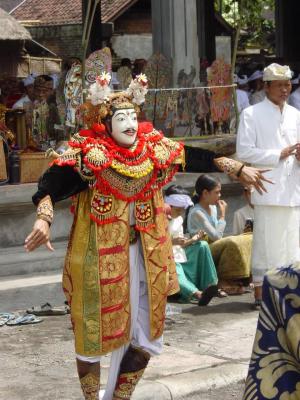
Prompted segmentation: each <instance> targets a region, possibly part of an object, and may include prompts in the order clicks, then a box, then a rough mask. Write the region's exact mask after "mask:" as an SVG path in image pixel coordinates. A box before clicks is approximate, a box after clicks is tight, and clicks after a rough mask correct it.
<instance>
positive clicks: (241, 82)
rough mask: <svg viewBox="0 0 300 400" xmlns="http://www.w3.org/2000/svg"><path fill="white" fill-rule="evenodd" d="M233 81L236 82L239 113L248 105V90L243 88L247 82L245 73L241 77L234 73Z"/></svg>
mask: <svg viewBox="0 0 300 400" xmlns="http://www.w3.org/2000/svg"><path fill="white" fill-rule="evenodd" d="M234 82H235V83H236V84H237V88H236V100H237V106H238V110H239V113H241V112H242V111H243V110H244V109H245V108H247V107H249V106H250V103H249V97H248V92H247V91H246V89H244V88H247V83H248V78H247V75H243V76H242V77H239V76H238V75H235V76H234ZM242 88H243V89H242Z"/></svg>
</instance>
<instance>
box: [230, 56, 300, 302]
mask: <svg viewBox="0 0 300 400" xmlns="http://www.w3.org/2000/svg"><path fill="white" fill-rule="evenodd" d="M291 78H292V74H291V70H290V68H289V67H288V66H287V65H284V66H283V65H279V64H276V63H273V64H271V65H269V66H268V67H266V68H265V70H264V76H263V79H264V82H265V91H266V95H267V96H266V98H265V99H264V100H263V101H262V102H261V103H259V104H256V105H254V106H252V107H249V108H247V109H246V110H244V111H243V112H242V114H241V120H240V125H239V130H238V136H237V156H238V158H239V159H240V160H243V162H247V163H251V164H252V165H253V166H256V167H258V166H260V167H261V166H264V167H266V168H270V170H269V171H268V172H266V177H267V178H268V179H269V180H270V181H271V182H273V184H269V183H267V184H266V190H267V191H266V192H265V193H263V194H262V195H261V196H260V195H259V196H258V195H257V194H256V192H253V193H251V202H252V204H253V205H254V220H255V223H254V230H253V250H252V276H253V284H254V286H255V302H254V305H253V306H254V308H260V305H261V295H262V293H261V287H262V282H263V279H264V275H265V274H266V272H267V271H268V270H271V269H274V268H277V267H281V266H283V265H291V264H293V263H294V262H297V261H299V258H300V254H299V210H300V208H299V207H300V162H299V161H300V154H299V153H300V145H299V142H300V113H299V111H298V110H296V109H295V108H294V107H291V106H290V105H288V104H287V100H288V97H289V94H290V92H291Z"/></svg>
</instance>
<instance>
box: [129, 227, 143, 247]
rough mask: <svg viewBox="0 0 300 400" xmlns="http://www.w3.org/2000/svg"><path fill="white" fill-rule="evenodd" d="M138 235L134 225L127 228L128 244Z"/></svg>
mask: <svg viewBox="0 0 300 400" xmlns="http://www.w3.org/2000/svg"><path fill="white" fill-rule="evenodd" d="M139 236H140V232H139V231H137V230H136V229H135V227H134V225H131V226H130V228H129V244H135V243H136V242H137V240H138V238H139Z"/></svg>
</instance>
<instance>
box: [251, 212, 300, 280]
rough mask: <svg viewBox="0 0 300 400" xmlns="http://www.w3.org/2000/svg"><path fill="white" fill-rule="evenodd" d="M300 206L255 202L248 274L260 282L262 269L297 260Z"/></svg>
mask: <svg viewBox="0 0 300 400" xmlns="http://www.w3.org/2000/svg"><path fill="white" fill-rule="evenodd" d="M299 210H300V207H282V206H257V205H256V206H255V207H254V229H253V245H252V263H251V265H252V277H253V283H254V285H257V286H261V284H262V282H263V279H264V275H265V273H266V272H267V271H268V270H270V269H274V268H278V267H283V266H287V265H290V264H293V263H294V262H297V261H300V257H299V254H300V251H299V216H300V211H299Z"/></svg>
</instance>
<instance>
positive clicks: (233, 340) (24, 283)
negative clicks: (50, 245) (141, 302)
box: [0, 273, 257, 400]
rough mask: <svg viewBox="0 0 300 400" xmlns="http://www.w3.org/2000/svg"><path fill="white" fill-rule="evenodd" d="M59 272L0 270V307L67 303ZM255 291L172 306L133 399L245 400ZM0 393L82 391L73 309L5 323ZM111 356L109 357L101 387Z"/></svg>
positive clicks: (21, 397)
mask: <svg viewBox="0 0 300 400" xmlns="http://www.w3.org/2000/svg"><path fill="white" fill-rule="evenodd" d="M59 281H60V275H59V274H58V273H50V274H47V275H45V274H43V275H42V276H28V275H27V276H23V277H9V278H1V280H0V304H1V309H0V312H3V311H9V312H14V311H18V310H19V311H23V310H26V308H29V307H31V306H34V305H41V304H43V303H45V302H46V301H49V302H50V303H51V304H53V305H62V304H63V300H64V297H63V293H62V290H61V288H60V283H59ZM251 302H252V297H251V294H245V295H243V296H231V297H228V298H224V299H214V300H213V301H212V302H211V303H210V304H209V305H208V306H207V307H198V306H197V305H191V304H186V305H179V304H172V306H175V307H177V308H178V307H179V308H182V312H181V313H180V314H176V315H170V316H169V317H168V318H167V323H166V329H165V333H164V351H163V354H162V355H161V356H159V357H156V358H153V359H152V360H151V362H150V365H149V367H148V369H147V370H146V373H145V375H144V378H143V380H142V381H141V383H140V384H139V386H138V388H137V390H136V392H135V394H134V396H133V399H135V400H148V399H149V400H150V399H151V400H164V399H166V400H169V399H170V400H171V399H173V400H177V399H178V400H179V399H189V400H196V399H201V400H217V399H220V398H221V397H222V400H229V399H230V400H232V399H236V400H241V398H242V391H243V380H244V379H245V376H246V373H247V368H248V362H249V358H250V355H251V349H252V343H253V338H254V333H255V328H256V322H257V312H255V311H251V309H250V304H251ZM0 343H1V346H0V365H1V374H0V393H1V396H0V398H1V399H6V400H38V399H39V400H40V399H44V400H50V399H51V400H79V399H82V396H81V391H80V387H79V383H78V379H77V375H76V367H75V358H74V350H73V342H72V330H71V325H70V321H69V316H68V315H65V316H56V317H44V320H43V322H42V323H40V324H37V325H28V326H16V327H9V326H3V327H1V328H0ZM108 364H109V357H103V362H102V366H103V368H102V377H101V381H102V383H103V387H104V385H105V381H106V378H107V371H108Z"/></svg>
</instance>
